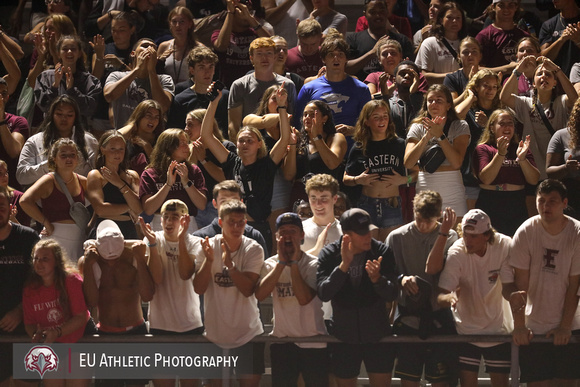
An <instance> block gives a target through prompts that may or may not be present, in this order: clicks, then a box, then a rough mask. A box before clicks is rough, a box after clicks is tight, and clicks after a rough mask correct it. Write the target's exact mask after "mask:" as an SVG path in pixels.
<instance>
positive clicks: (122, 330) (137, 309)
mask: <svg viewBox="0 0 580 387" xmlns="http://www.w3.org/2000/svg"><path fill="white" fill-rule="evenodd" d="M146 247H147V246H145V243H143V242H136V243H134V244H131V245H129V244H126V243H125V240H124V238H123V234H122V233H121V230H120V229H119V226H117V224H116V223H115V222H113V221H112V220H105V221H103V222H101V224H99V227H98V228H97V239H96V241H95V242H94V244H91V243H89V246H88V247H87V249H86V251H85V256H84V257H83V258H82V259H83V261H84V265H83V269H84V270H83V272H84V282H83V291H84V293H85V300H86V302H87V306H88V307H89V308H94V307H97V310H98V312H99V314H98V315H99V324H98V325H97V327H98V329H99V334H117V335H119V334H126V335H142V334H146V333H147V328H146V326H145V320H144V319H143V311H142V309H141V301H145V302H148V301H151V299H152V298H153V293H155V284H154V282H153V278H152V277H151V273H150V272H149V269H148V267H147V259H146V258H145V253H146ZM106 382H107V384H106V385H107V386H111V385H112V384H111V382H112V381H111V380H106ZM146 383H147V381H127V385H143V384H146Z"/></svg>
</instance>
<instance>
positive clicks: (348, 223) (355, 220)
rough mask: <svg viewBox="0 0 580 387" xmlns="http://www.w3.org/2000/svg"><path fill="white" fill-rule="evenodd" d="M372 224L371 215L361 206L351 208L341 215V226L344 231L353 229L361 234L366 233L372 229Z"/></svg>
mask: <svg viewBox="0 0 580 387" xmlns="http://www.w3.org/2000/svg"><path fill="white" fill-rule="evenodd" d="M371 225H372V223H371V216H370V215H369V213H368V212H366V211H365V210H361V209H360V208H351V209H350V210H346V211H345V212H344V213H343V214H342V215H341V216H340V227H341V228H342V231H343V232H347V231H353V232H355V233H357V234H359V235H366V234H368V233H369V232H370V231H371V230H372V227H371Z"/></svg>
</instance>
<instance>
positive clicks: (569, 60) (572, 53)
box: [539, 14, 580, 76]
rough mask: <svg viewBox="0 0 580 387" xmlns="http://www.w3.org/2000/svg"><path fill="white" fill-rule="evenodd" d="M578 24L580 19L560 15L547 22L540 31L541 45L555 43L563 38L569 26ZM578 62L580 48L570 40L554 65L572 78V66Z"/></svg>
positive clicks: (559, 53)
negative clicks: (565, 17)
mask: <svg viewBox="0 0 580 387" xmlns="http://www.w3.org/2000/svg"><path fill="white" fill-rule="evenodd" d="M562 21H563V22H564V23H562ZM578 22H580V17H575V18H572V19H563V18H561V17H560V14H558V15H556V16H554V17H553V18H551V19H549V20H547V21H545V22H544V23H543V24H542V28H541V29H540V36H539V39H540V44H544V43H554V42H555V41H556V40H558V39H559V38H560V36H562V33H563V32H564V30H565V29H566V27H567V26H569V25H570V26H571V25H576V23H578ZM576 62H580V48H578V46H576V44H574V42H573V41H572V40H568V41H566V42H564V43H563V44H562V48H560V51H559V52H558V56H557V57H556V60H554V63H556V64H558V65H559V66H560V67H561V68H562V71H563V72H564V74H566V76H570V70H571V69H572V65H573V64H574V63H576Z"/></svg>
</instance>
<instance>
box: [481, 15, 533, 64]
mask: <svg viewBox="0 0 580 387" xmlns="http://www.w3.org/2000/svg"><path fill="white" fill-rule="evenodd" d="M525 36H529V34H528V33H527V32H525V31H523V30H520V29H519V28H517V27H516V28H514V29H511V30H509V31H505V30H500V29H499V28H496V27H494V26H493V24H490V25H489V26H487V27H486V28H484V29H483V30H481V31H480V32H479V33H478V34H477V36H476V37H475V39H476V40H477V41H478V42H479V44H481V49H482V52H481V54H482V57H481V65H483V66H487V67H499V66H503V65H506V64H508V63H510V62H514V61H516V54H517V44H518V41H519V40H520V39H521V38H523V37H525Z"/></svg>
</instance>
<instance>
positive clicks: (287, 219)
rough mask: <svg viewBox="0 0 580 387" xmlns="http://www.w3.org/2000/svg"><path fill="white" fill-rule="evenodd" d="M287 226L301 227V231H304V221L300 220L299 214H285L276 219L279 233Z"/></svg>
mask: <svg viewBox="0 0 580 387" xmlns="http://www.w3.org/2000/svg"><path fill="white" fill-rule="evenodd" d="M287 224H291V225H293V226H297V227H299V228H300V231H303V230H304V229H303V228H302V220H300V217H299V216H298V214H295V213H293V212H285V213H283V214H282V215H280V216H278V218H277V219H276V231H278V229H279V228H280V227H282V226H285V225H287Z"/></svg>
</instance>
